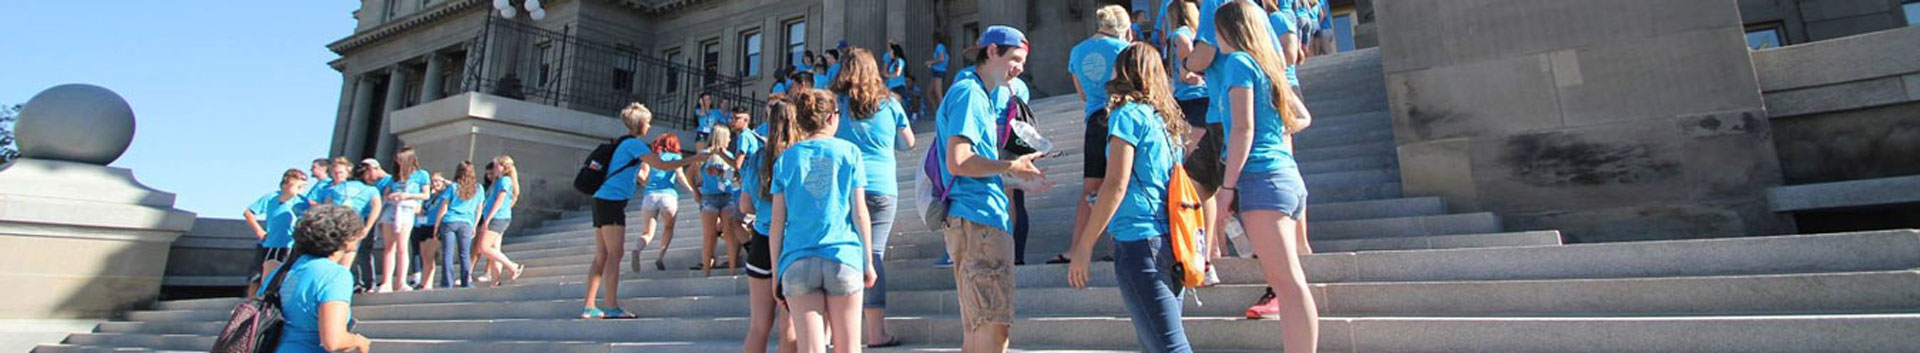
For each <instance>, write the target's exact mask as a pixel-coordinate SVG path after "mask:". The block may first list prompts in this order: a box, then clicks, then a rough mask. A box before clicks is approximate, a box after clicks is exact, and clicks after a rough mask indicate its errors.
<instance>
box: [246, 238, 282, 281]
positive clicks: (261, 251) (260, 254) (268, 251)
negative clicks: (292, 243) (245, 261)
mask: <svg viewBox="0 0 1920 353" xmlns="http://www.w3.org/2000/svg"><path fill="white" fill-rule="evenodd" d="M290 258H293V248H268V247H261V246H258V245H255V246H254V247H253V266H248V267H252V268H251V269H250V270H249V271H248V273H251V274H250V275H248V276H247V282H258V281H260V276H264V275H266V274H265V273H260V265H264V264H266V263H267V260H273V261H274V262H279V263H281V264H285V263H287V259H290Z"/></svg>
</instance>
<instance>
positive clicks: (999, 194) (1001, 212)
mask: <svg viewBox="0 0 1920 353" xmlns="http://www.w3.org/2000/svg"><path fill="white" fill-rule="evenodd" d="M993 103H994V102H993V99H992V98H991V97H989V96H987V92H986V90H985V88H983V87H981V83H980V80H978V79H968V80H958V81H956V82H954V83H953V87H952V88H948V89H947V95H946V99H945V100H944V101H942V102H940V110H939V116H938V118H937V119H938V122H937V124H938V126H939V129H938V133H936V134H935V135H934V136H936V138H935V139H934V140H933V142H932V143H936V144H939V145H938V146H939V147H938V148H942V149H945V148H946V146H947V139H948V138H949V137H960V138H963V139H966V140H967V141H969V142H971V143H972V145H973V153H974V155H975V156H976V158H986V159H999V158H1000V134H999V132H998V131H997V130H998V126H997V125H998V122H999V117H1000V113H1001V112H1002V111H1003V109H1005V108H1004V107H1005V106H1004V105H1002V106H996V105H994V104H993ZM947 153H949V154H948V156H951V155H952V154H951V153H952V152H951V151H948V152H947ZM950 173H951V172H949V175H943V177H945V176H951V175H950ZM952 177H953V187H952V188H950V189H948V193H947V196H948V199H949V200H951V204H950V206H948V208H947V214H948V215H949V216H951V217H958V218H960V219H965V220H968V221H973V222H974V223H979V224H980V225H984V226H989V227H994V228H1000V230H1001V231H1005V232H1008V233H1012V232H1013V225H1012V223H1011V222H1008V220H1009V217H1007V215H1008V214H1009V212H1011V211H1010V210H1009V207H1008V204H1007V193H1006V190H1005V189H1004V188H1002V187H1001V185H1000V176H999V175H993V176H987V177H979V178H975V177H962V176H952ZM936 182H938V181H937V180H936Z"/></svg>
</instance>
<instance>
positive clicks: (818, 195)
mask: <svg viewBox="0 0 1920 353" xmlns="http://www.w3.org/2000/svg"><path fill="white" fill-rule="evenodd" d="M789 99H791V100H792V101H793V106H794V112H795V113H796V117H795V119H794V123H795V124H793V128H792V129H790V131H789V132H790V134H780V135H778V136H780V138H786V137H793V138H794V139H793V140H797V141H798V142H793V143H792V144H791V146H788V147H787V148H786V149H785V150H783V151H781V152H780V158H779V160H778V161H776V162H775V163H774V167H773V168H772V173H770V174H769V175H772V183H771V185H769V186H768V189H767V192H769V193H772V194H773V224H772V229H771V230H772V231H773V232H772V233H771V234H768V238H769V242H768V244H769V246H770V247H771V252H772V253H773V254H778V255H776V257H775V259H774V263H773V273H774V278H775V280H774V281H773V283H774V285H775V286H776V287H775V290H774V292H775V293H780V294H782V295H783V296H784V297H786V299H787V302H788V308H789V309H790V310H792V311H793V312H794V313H795V316H794V318H793V320H794V324H793V325H794V331H796V333H795V335H796V336H797V337H798V346H800V347H819V348H820V349H824V348H825V347H826V345H827V342H826V341H825V338H826V337H828V335H829V334H831V336H832V337H833V339H834V341H835V342H834V345H836V346H839V347H856V345H861V344H864V342H865V341H863V340H862V339H861V335H862V332H861V324H862V321H864V320H860V319H858V318H859V317H860V316H859V315H860V310H861V303H860V300H859V297H858V296H859V295H860V292H861V291H862V290H863V289H864V288H866V287H869V286H872V285H873V281H874V279H876V278H877V275H876V274H875V273H874V269H873V266H871V263H870V261H871V260H872V257H869V256H868V254H870V253H872V250H871V248H870V245H871V244H872V233H871V232H870V231H871V227H870V226H869V225H870V223H869V222H871V221H870V220H869V215H868V214H867V207H866V200H865V199H866V192H865V187H866V175H865V170H864V169H863V168H861V166H860V150H859V147H856V146H854V145H853V143H851V142H847V141H845V140H840V139H835V138H833V133H834V131H835V130H837V129H838V127H837V126H836V125H838V124H839V120H840V117H839V116H840V112H839V107H837V106H836V104H835V103H834V100H835V99H834V96H833V94H832V93H828V92H827V91H822V90H815V89H805V90H800V91H796V92H795V94H793V95H792V96H791V97H789ZM786 142H787V141H785V140H776V141H775V142H774V143H775V144H786ZM824 321H831V322H832V325H833V328H832V330H831V333H829V331H828V329H827V328H826V327H825V325H826V324H827V323H826V322H824ZM809 350H813V349H809Z"/></svg>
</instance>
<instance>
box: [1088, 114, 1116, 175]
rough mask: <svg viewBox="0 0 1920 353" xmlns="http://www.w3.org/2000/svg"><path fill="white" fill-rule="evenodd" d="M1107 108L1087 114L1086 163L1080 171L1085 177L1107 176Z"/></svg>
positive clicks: (1109, 132) (1108, 132)
mask: <svg viewBox="0 0 1920 353" xmlns="http://www.w3.org/2000/svg"><path fill="white" fill-rule="evenodd" d="M1111 133H1112V132H1111V131H1107V110H1106V109H1101V110H1100V111H1096V112H1093V114H1089V115H1087V134H1086V135H1087V136H1086V143H1085V146H1086V149H1087V152H1086V165H1085V167H1083V168H1081V170H1080V172H1081V175H1083V177H1084V178H1087V179H1106V178H1107V137H1109V136H1111V135H1110V134H1111Z"/></svg>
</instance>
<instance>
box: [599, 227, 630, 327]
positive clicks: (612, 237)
mask: <svg viewBox="0 0 1920 353" xmlns="http://www.w3.org/2000/svg"><path fill="white" fill-rule="evenodd" d="M607 227H608V228H611V229H612V231H610V232H607V234H604V236H606V237H607V238H606V240H604V242H605V243H607V258H606V261H605V262H603V263H601V264H600V270H601V271H605V272H606V273H605V274H602V275H601V276H600V277H602V278H603V281H606V283H603V285H605V286H606V288H607V290H606V291H604V292H601V293H600V295H601V298H602V299H603V300H605V301H606V303H607V307H610V308H619V307H620V258H621V257H623V256H626V255H627V252H626V246H627V227H626V226H607Z"/></svg>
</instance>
